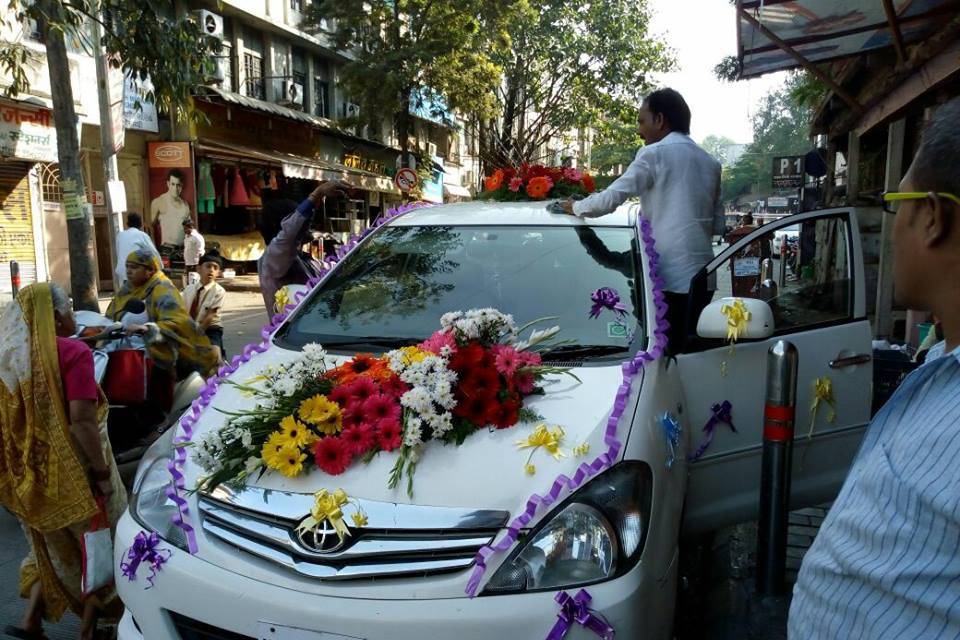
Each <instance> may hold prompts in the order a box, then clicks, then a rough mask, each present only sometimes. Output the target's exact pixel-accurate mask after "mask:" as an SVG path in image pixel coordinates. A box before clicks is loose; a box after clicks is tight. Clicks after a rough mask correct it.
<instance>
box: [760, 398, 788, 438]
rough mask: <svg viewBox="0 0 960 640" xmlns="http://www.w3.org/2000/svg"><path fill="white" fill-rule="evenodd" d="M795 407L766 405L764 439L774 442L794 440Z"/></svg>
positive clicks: (764, 411) (764, 408) (764, 409)
mask: <svg viewBox="0 0 960 640" xmlns="http://www.w3.org/2000/svg"><path fill="white" fill-rule="evenodd" d="M794 415H795V411H794V407H780V406H775V405H769V404H768V405H764V407H763V439H764V440H771V441H773V442H786V441H787V440H793V418H794Z"/></svg>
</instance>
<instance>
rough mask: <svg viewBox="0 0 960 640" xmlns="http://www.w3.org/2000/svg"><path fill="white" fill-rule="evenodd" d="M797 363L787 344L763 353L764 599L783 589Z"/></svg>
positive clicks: (760, 545)
mask: <svg viewBox="0 0 960 640" xmlns="http://www.w3.org/2000/svg"><path fill="white" fill-rule="evenodd" d="M797 360H798V354H797V348H796V347H795V346H793V344H792V343H790V342H787V341H786V340H779V341H778V342H777V343H776V344H774V345H773V346H772V347H770V349H769V351H767V400H766V404H765V405H764V407H763V463H762V467H761V472H760V522H759V524H758V529H757V592H758V593H759V594H760V595H762V596H778V595H783V593H784V590H785V574H786V564H787V515H788V513H789V511H790V476H791V473H792V463H793V422H794V414H795V409H796V404H797Z"/></svg>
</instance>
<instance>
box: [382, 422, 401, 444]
mask: <svg viewBox="0 0 960 640" xmlns="http://www.w3.org/2000/svg"><path fill="white" fill-rule="evenodd" d="M377 444H379V445H380V448H381V449H383V450H384V451H393V450H394V449H396V448H398V447H399V446H400V445H401V444H403V433H402V429H401V428H400V422H399V421H398V420H382V421H380V422H378V423H377Z"/></svg>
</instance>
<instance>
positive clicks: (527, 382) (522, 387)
mask: <svg viewBox="0 0 960 640" xmlns="http://www.w3.org/2000/svg"><path fill="white" fill-rule="evenodd" d="M514 380H515V382H516V383H517V390H518V391H520V393H522V394H524V395H530V394H531V393H533V390H534V389H535V388H536V379H535V378H534V377H533V374H532V373H530V372H529V371H521V372H520V373H518V374H517V376H516V378H514Z"/></svg>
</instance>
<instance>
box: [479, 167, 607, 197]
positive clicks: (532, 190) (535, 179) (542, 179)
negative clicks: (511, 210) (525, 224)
mask: <svg viewBox="0 0 960 640" xmlns="http://www.w3.org/2000/svg"><path fill="white" fill-rule="evenodd" d="M483 188H484V191H483V193H481V194H480V196H479V197H480V198H486V199H490V200H502V201H517V200H545V199H547V198H569V197H571V196H584V195H587V194H590V193H593V192H594V191H596V188H597V185H596V183H595V182H594V180H593V176H591V175H590V174H589V173H587V172H585V171H581V170H579V169H574V168H573V167H546V166H544V165H541V164H522V165H520V168H519V169H514V168H513V167H505V168H501V169H497V170H495V171H494V172H493V173H491V174H490V175H489V176H487V177H486V178H484V179H483Z"/></svg>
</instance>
